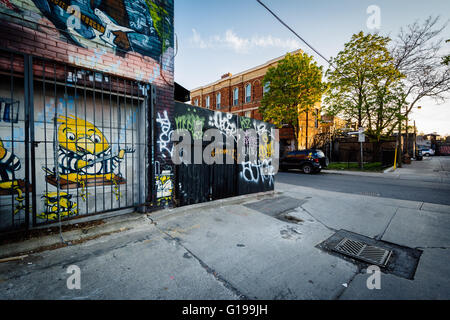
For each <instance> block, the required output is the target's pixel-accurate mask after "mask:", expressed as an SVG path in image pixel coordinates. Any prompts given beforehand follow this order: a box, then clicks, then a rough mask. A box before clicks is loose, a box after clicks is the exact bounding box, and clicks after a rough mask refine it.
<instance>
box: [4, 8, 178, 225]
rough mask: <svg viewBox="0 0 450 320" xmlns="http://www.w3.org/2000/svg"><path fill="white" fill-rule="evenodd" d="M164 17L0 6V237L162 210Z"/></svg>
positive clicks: (170, 68)
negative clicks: (125, 213) (15, 231)
mask: <svg viewBox="0 0 450 320" xmlns="http://www.w3.org/2000/svg"><path fill="white" fill-rule="evenodd" d="M173 14H174V2H173V0H135V1H128V0H98V1H80V0H1V1H0V28H1V33H0V113H1V114H0V162H1V166H0V231H2V230H10V229H14V228H22V227H24V226H25V227H26V228H28V227H31V226H33V227H36V226H38V225H40V224H43V223H52V222H55V221H58V218H59V217H61V218H62V219H71V218H75V217H81V216H87V215H92V214H97V213H104V212H110V211H121V212H122V211H126V210H135V209H136V208H139V209H140V210H147V209H150V208H157V207H162V206H171V205H172V192H173V182H172V180H173V175H174V174H173V172H174V170H173V164H172V163H171V158H170V151H171V148H172V146H171V142H170V138H169V137H170V132H171V130H172V129H171V128H173V123H174V80H173V79H174V76H173V75H174V74H173V73H174V53H173V52H174V50H173V46H174V45H173V42H174V41H173V39H174V37H173ZM153 150H154V151H153Z"/></svg>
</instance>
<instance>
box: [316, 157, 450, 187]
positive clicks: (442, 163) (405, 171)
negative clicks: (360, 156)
mask: <svg viewBox="0 0 450 320" xmlns="http://www.w3.org/2000/svg"><path fill="white" fill-rule="evenodd" d="M322 172H323V173H328V174H344V175H352V176H365V177H376V178H388V179H399V180H413V181H424V182H437V183H446V184H450V157H430V158H424V159H423V160H422V161H412V162H411V164H409V165H408V164H403V167H402V168H397V169H396V170H395V171H394V170H392V171H390V172H384V173H381V172H361V171H350V170H322Z"/></svg>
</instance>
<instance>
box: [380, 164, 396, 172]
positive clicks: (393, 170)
mask: <svg viewBox="0 0 450 320" xmlns="http://www.w3.org/2000/svg"><path fill="white" fill-rule="evenodd" d="M395 170H396V169H394V166H392V167H390V168H387V169H386V170H384V171H383V173H390V172H395Z"/></svg>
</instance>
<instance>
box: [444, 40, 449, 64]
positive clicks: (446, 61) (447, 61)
mask: <svg viewBox="0 0 450 320" xmlns="http://www.w3.org/2000/svg"><path fill="white" fill-rule="evenodd" d="M445 42H450V39H448V40H447V41H445ZM444 64H445V65H446V66H448V65H450V56H445V57H444Z"/></svg>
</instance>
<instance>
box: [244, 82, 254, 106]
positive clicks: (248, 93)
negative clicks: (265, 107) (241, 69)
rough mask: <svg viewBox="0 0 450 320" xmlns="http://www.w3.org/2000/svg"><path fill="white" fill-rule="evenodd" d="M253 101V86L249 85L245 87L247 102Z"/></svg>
mask: <svg viewBox="0 0 450 320" xmlns="http://www.w3.org/2000/svg"><path fill="white" fill-rule="evenodd" d="M250 101H252V85H251V84H250V83H249V84H248V85H247V86H246V87H245V102H250Z"/></svg>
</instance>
